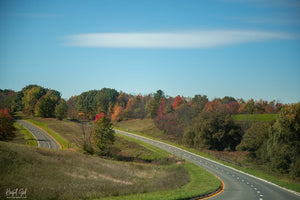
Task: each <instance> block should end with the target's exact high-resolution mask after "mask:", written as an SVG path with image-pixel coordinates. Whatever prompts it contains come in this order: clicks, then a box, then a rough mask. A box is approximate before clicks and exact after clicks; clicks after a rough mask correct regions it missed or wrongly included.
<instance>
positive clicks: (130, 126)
mask: <svg viewBox="0 0 300 200" xmlns="http://www.w3.org/2000/svg"><path fill="white" fill-rule="evenodd" d="M139 123H140V124H141V125H140V126H139V125H138V124H139ZM143 123H145V124H147V125H144V124H143ZM149 124H150V122H149V119H146V120H145V122H144V121H143V120H135V121H132V122H131V121H127V122H126V121H123V122H119V123H116V124H115V127H116V128H117V129H119V130H123V131H128V132H131V133H135V134H138V135H142V136H145V137H148V138H151V139H155V140H159V141H162V142H165V143H168V144H171V145H174V146H177V147H179V148H182V149H184V150H187V151H190V152H192V153H195V154H197V155H200V156H203V157H206V158H209V159H212V160H214V161H218V162H220V163H222V164H224V165H227V166H230V167H233V168H235V169H238V170H240V171H243V172H246V173H248V174H251V175H254V176H256V177H259V178H262V179H265V180H267V181H270V182H273V183H275V184H277V185H279V186H282V187H285V188H287V189H291V190H294V191H296V192H300V184H299V183H298V182H294V181H292V180H289V179H288V177H286V176H278V175H275V174H271V173H268V172H266V171H264V170H260V169H256V168H252V167H249V166H243V167H239V166H237V165H234V164H230V163H228V162H224V161H222V160H219V159H216V158H215V157H214V156H212V155H213V154H208V153H209V152H208V153H204V152H201V151H199V150H196V149H191V148H188V147H185V146H183V145H180V144H178V143H174V142H173V141H172V142H170V140H166V137H164V136H163V135H162V133H159V132H158V133H156V134H155V136H153V135H152V132H153V131H151V132H148V131H147V130H142V131H141V127H150V125H149ZM152 126H153V127H154V124H153V125H152ZM155 128H156V127H154V129H155Z"/></svg>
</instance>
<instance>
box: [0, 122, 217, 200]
mask: <svg viewBox="0 0 300 200" xmlns="http://www.w3.org/2000/svg"><path fill="white" fill-rule="evenodd" d="M26 120H27V121H30V122H33V123H34V124H36V125H38V126H40V127H41V128H43V129H44V130H47V131H49V130H50V133H51V134H52V135H54V136H56V137H57V136H59V137H58V139H61V140H63V141H67V142H66V145H65V148H64V150H49V149H42V148H37V147H34V146H30V145H21V144H24V142H25V143H26V140H23V141H22V142H19V143H20V144H16V143H13V142H9V143H8V142H0V153H1V154H0V171H1V173H0V178H1V180H2V181H1V183H0V188H4V190H5V191H6V189H8V188H9V189H14V188H26V189H27V197H28V198H30V199H31V198H32V199H102V198H105V199H141V198H143V199H158V198H159V199H162V198H163V199H186V198H192V197H196V196H200V195H203V194H207V193H210V192H213V191H215V190H217V189H218V188H219V187H220V182H219V180H218V179H217V178H216V177H215V176H214V175H212V174H210V173H209V172H207V171H206V170H204V169H202V168H200V167H198V166H196V165H194V164H192V163H189V162H186V161H184V160H180V159H179V158H176V157H174V156H172V155H170V154H169V153H168V152H166V151H163V150H161V149H159V148H157V147H154V146H152V145H149V144H147V143H144V142H141V141H138V140H134V139H131V138H128V137H125V136H121V135H118V134H116V141H115V144H114V149H115V151H116V152H117V153H116V154H115V155H114V156H112V157H99V156H97V155H88V154H84V153H83V151H82V150H81V137H82V132H81V131H82V129H81V128H82V126H81V124H79V123H78V122H74V121H70V120H63V121H58V120H55V119H51V118H49V119H44V118H36V117H27V118H26ZM16 126H18V125H16ZM20 131H21V132H24V131H25V132H26V129H24V130H23V128H22V127H18V132H19V136H20V138H22V133H21V132H20ZM5 191H2V192H1V194H0V198H1V199H2V198H5V197H6V196H5Z"/></svg>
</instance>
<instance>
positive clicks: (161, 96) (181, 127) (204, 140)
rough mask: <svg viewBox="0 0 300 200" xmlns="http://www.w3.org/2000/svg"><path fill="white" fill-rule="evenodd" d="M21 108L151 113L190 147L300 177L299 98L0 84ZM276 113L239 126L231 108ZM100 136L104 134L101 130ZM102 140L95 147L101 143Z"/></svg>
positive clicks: (110, 115)
mask: <svg viewBox="0 0 300 200" xmlns="http://www.w3.org/2000/svg"><path fill="white" fill-rule="evenodd" d="M4 108H6V109H7V110H6V111H5V112H4V110H3V111H2V113H3V114H2V115H3V116H6V115H7V112H9V111H10V112H14V111H23V112H24V113H25V114H27V115H34V116H39V117H57V118H58V119H60V120H61V119H63V118H69V119H73V120H81V119H82V118H83V117H84V119H85V120H87V121H89V120H90V121H91V120H94V119H95V117H96V116H97V115H98V116H99V114H101V116H102V113H103V115H104V116H105V118H104V119H105V120H107V119H109V121H110V120H111V121H113V122H117V121H122V120H129V119H143V118H151V119H152V120H153V122H154V124H155V126H156V127H157V128H159V129H160V130H162V131H163V132H164V133H165V134H167V135H172V136H174V137H175V138H177V140H178V141H179V142H180V143H182V144H185V145H187V146H190V147H193V148H198V149H201V148H205V149H211V150H217V151H224V150H228V151H235V150H240V151H247V152H249V156H250V157H251V158H252V159H253V161H255V162H257V163H261V164H265V165H269V166H270V167H271V169H272V170H273V171H276V172H280V173H289V174H291V176H293V177H297V178H299V177H300V160H299V157H300V156H299V155H300V103H298V104H291V105H283V104H281V103H279V102H276V101H270V102H268V101H265V100H258V101H255V100H253V99H250V100H247V101H246V100H243V99H235V98H233V97H229V96H226V97H224V98H215V99H213V100H211V101H209V99H208V98H207V96H206V95H195V96H194V97H192V98H191V97H183V96H179V95H178V96H176V97H170V96H167V95H165V93H164V92H163V91H162V90H158V91H156V92H155V93H153V94H148V95H132V94H127V93H125V92H122V91H120V92H118V91H117V90H115V89H111V88H102V89H100V90H90V91H86V92H83V93H81V94H80V95H78V96H72V97H70V98H69V99H68V100H67V101H65V100H64V99H62V98H61V94H60V92H58V91H56V90H52V89H47V88H43V87H41V86H38V85H28V86H26V87H24V88H23V89H22V90H21V91H18V92H15V91H12V90H0V109H4ZM263 113H278V115H277V119H276V120H275V121H274V122H272V123H262V122H253V123H251V124H249V125H248V126H242V125H241V124H239V123H237V122H236V121H234V120H233V119H232V117H231V116H232V115H233V114H263ZM101 137H102V136H101ZM101 145H103V144H101V143H100V142H99V143H98V146H99V148H100V149H101V148H102V149H103V147H102V146H101Z"/></svg>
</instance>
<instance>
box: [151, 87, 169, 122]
mask: <svg viewBox="0 0 300 200" xmlns="http://www.w3.org/2000/svg"><path fill="white" fill-rule="evenodd" d="M162 99H165V95H164V92H163V91H162V90H157V91H156V93H155V94H154V97H153V99H151V100H150V103H149V106H148V109H149V112H150V116H151V118H152V119H153V118H155V117H156V116H157V109H158V108H159V106H160V102H161V100H162Z"/></svg>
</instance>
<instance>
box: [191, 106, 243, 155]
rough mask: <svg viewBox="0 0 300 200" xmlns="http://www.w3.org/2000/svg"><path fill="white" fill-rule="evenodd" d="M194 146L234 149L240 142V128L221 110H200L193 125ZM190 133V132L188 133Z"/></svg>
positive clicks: (220, 149) (219, 149)
mask: <svg viewBox="0 0 300 200" xmlns="http://www.w3.org/2000/svg"><path fill="white" fill-rule="evenodd" d="M193 131H194V134H195V138H194V144H196V145H195V146H196V147H200V148H208V149H215V150H218V151H222V150H224V149H228V150H233V151H234V150H235V147H236V146H237V145H238V144H239V143H240V142H241V139H242V133H241V128H240V127H239V126H238V125H236V124H235V123H234V121H233V120H232V118H231V117H230V116H229V115H226V114H225V113H222V112H212V111H211V112H202V113H200V114H199V116H198V117H197V119H196V120H195V123H194V125H193ZM189 134H190V135H191V133H189Z"/></svg>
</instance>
